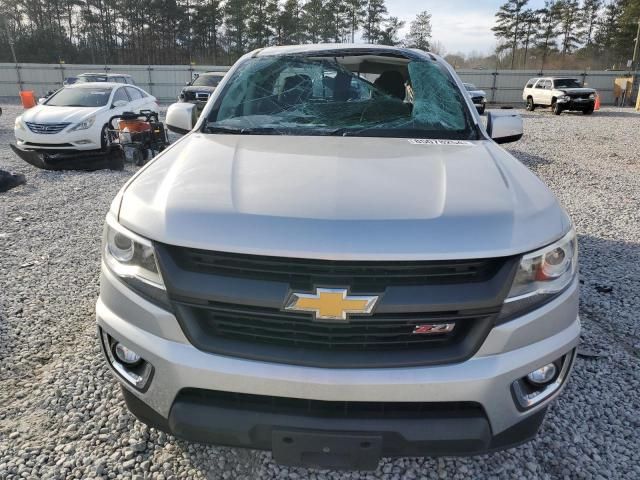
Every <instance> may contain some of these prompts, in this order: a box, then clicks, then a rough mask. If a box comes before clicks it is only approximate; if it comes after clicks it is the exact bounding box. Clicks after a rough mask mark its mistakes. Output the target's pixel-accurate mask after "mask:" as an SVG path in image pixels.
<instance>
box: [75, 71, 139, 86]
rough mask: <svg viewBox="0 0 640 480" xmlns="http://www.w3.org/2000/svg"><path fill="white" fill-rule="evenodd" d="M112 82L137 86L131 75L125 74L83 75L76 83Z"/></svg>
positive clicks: (79, 76)
mask: <svg viewBox="0 0 640 480" xmlns="http://www.w3.org/2000/svg"><path fill="white" fill-rule="evenodd" d="M95 82H111V83H126V84H128V85H135V82H134V81H133V78H132V77H131V75H126V74H123V73H81V74H80V75H78V77H77V78H76V83H95Z"/></svg>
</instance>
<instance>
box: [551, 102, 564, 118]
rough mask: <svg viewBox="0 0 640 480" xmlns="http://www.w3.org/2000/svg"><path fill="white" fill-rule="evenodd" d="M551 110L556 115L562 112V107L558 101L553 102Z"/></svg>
mask: <svg viewBox="0 0 640 480" xmlns="http://www.w3.org/2000/svg"><path fill="white" fill-rule="evenodd" d="M551 111H552V112H553V114H554V115H560V114H561V113H562V107H561V106H560V105H559V104H558V102H553V103H552V104H551Z"/></svg>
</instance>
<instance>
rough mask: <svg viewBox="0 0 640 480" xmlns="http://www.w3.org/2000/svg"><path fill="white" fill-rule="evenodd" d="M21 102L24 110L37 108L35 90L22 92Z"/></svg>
mask: <svg viewBox="0 0 640 480" xmlns="http://www.w3.org/2000/svg"><path fill="white" fill-rule="evenodd" d="M20 100H21V101H22V106H23V107H24V108H31V107H35V106H36V105H37V104H38V102H37V101H36V94H35V93H33V90H22V91H21V92H20Z"/></svg>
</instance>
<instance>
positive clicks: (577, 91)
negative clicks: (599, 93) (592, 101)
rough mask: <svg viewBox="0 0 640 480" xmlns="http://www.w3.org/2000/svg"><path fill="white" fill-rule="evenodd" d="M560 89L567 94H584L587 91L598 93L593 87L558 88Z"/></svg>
mask: <svg viewBox="0 0 640 480" xmlns="http://www.w3.org/2000/svg"><path fill="white" fill-rule="evenodd" d="M558 90H559V91H561V92H564V93H565V94H566V95H583V94H585V93H596V91H595V90H594V89H593V88H558Z"/></svg>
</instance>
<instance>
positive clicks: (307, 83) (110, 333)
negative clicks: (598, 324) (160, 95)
mask: <svg viewBox="0 0 640 480" xmlns="http://www.w3.org/2000/svg"><path fill="white" fill-rule="evenodd" d="M166 122H167V124H168V125H169V128H171V129H173V130H174V131H177V132H182V133H185V134H186V135H185V136H184V137H182V138H181V139H179V140H178V141H177V142H175V143H174V144H173V145H171V146H170V147H169V148H167V149H166V150H165V151H164V152H162V153H161V154H160V155H158V156H157V157H156V158H155V159H154V160H152V161H151V162H150V163H149V164H148V165H146V166H145V167H144V168H143V169H142V170H140V171H139V172H138V174H136V175H135V176H134V177H133V178H132V179H131V180H130V181H129V182H128V183H127V184H126V185H125V186H124V187H123V188H122V190H121V191H120V192H119V194H118V195H117V197H116V198H115V200H114V201H113V204H112V206H111V209H110V211H109V213H108V215H107V219H106V226H105V231H104V246H103V252H102V253H103V262H102V275H101V288H100V298H99V300H98V303H97V320H98V325H99V336H100V340H101V342H102V346H103V349H104V353H105V357H106V359H107V361H108V363H109V365H110V366H111V367H112V369H113V371H114V372H115V375H116V377H117V378H118V379H119V380H120V382H121V383H122V386H123V394H124V399H125V401H126V403H127V406H128V408H129V409H130V410H131V411H132V412H133V414H134V415H136V416H137V417H138V418H139V419H140V420H142V421H143V422H145V423H147V424H149V425H152V426H154V427H156V428H159V429H162V430H165V431H167V432H170V433H171V434H173V435H175V436H177V437H180V438H184V439H188V440H192V441H198V442H209V443H216V444H221V445H232V446H237V447H246V448H254V449H265V450H271V451H272V452H273V455H274V458H275V460H276V461H278V462H280V463H283V464H291V465H305V466H313V467H323V468H328V467H333V468H358V469H372V468H375V467H376V465H377V464H378V461H379V459H380V457H382V456H436V455H454V454H455V455H475V454H480V453H484V452H488V451H493V450H498V449H504V448H507V447H510V446H513V445H517V444H519V443H521V442H523V441H526V440H529V439H531V438H532V437H534V436H535V434H536V432H537V431H538V428H539V426H540V424H541V422H542V421H543V418H544V416H545V412H546V410H547V407H548V406H549V404H550V402H551V401H552V400H553V399H554V398H555V397H556V396H557V395H558V394H559V392H560V391H561V390H562V389H563V387H564V385H565V384H566V381H567V378H568V376H569V372H570V370H571V367H572V364H573V360H574V356H575V349H576V345H577V344H578V340H579V335H580V321H579V318H578V278H577V272H578V265H577V250H576V235H575V232H574V229H573V226H572V223H571V220H570V219H569V217H568V216H567V214H566V213H565V211H564V209H563V208H562V207H561V206H560V205H559V204H558V201H557V200H556V198H555V197H554V196H553V194H552V193H551V192H550V191H549V189H548V188H547V187H546V186H545V185H544V184H543V183H542V182H541V181H540V180H539V179H538V178H536V176H535V175H533V173H531V172H530V171H529V170H528V169H527V168H526V167H525V166H524V165H522V164H521V163H520V162H519V161H518V160H516V159H515V158H514V157H512V156H511V155H510V154H509V153H508V152H506V151H505V150H503V149H502V148H501V147H500V146H499V145H498V143H505V142H511V141H516V140H518V139H519V138H520V137H521V136H522V120H521V119H520V117H519V116H518V115H517V114H515V113H513V112H511V111H504V110H503V111H498V112H491V111H489V112H488V114H487V124H486V126H484V125H483V123H482V122H481V117H480V116H479V115H478V113H477V111H476V109H475V108H474V105H473V103H472V101H471V98H470V97H469V95H467V94H466V93H465V92H464V86H463V84H462V82H461V81H460V79H459V78H458V77H457V75H456V74H455V72H454V71H453V69H452V68H451V67H450V66H449V65H448V64H447V63H445V62H444V61H443V60H442V59H441V58H439V57H438V56H436V55H432V54H430V53H425V52H420V51H417V50H413V49H404V48H395V47H386V46H376V45H371V46H366V45H365V46H347V45H342V46H335V45H315V46H308V45H305V46H291V47H271V48H266V49H261V50H257V51H254V52H252V53H250V54H247V55H245V56H244V57H242V58H241V59H240V60H239V61H238V62H237V63H236V64H235V65H234V66H233V67H232V69H231V70H230V71H229V73H228V74H227V76H226V77H225V78H224V80H222V82H221V83H220V85H219V86H218V88H217V89H216V91H215V92H214V93H213V95H212V97H211V98H210V99H209V101H208V103H207V105H206V107H205V108H204V110H203V112H202V114H201V115H200V116H199V118H195V114H194V106H193V105H191V104H188V103H178V104H175V105H172V106H171V107H170V109H169V111H168V113H167V118H166Z"/></svg>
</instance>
